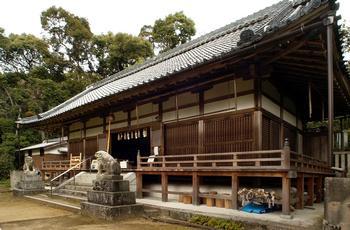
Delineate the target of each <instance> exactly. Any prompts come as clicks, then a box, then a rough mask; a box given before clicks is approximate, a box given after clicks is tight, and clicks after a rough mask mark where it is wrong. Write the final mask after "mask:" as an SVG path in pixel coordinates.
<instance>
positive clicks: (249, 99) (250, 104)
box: [233, 94, 254, 110]
mask: <svg viewBox="0 0 350 230" xmlns="http://www.w3.org/2000/svg"><path fill="white" fill-rule="evenodd" d="M233 101H234V99H233ZM250 108H254V94H249V95H244V96H240V97H237V110H242V109H250Z"/></svg>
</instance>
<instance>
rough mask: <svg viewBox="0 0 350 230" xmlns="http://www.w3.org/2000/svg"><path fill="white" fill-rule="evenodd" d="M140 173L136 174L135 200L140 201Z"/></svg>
mask: <svg viewBox="0 0 350 230" xmlns="http://www.w3.org/2000/svg"><path fill="white" fill-rule="evenodd" d="M142 182H143V181H142V173H139V172H137V173H136V198H138V199H141V198H142V197H143V196H142Z"/></svg>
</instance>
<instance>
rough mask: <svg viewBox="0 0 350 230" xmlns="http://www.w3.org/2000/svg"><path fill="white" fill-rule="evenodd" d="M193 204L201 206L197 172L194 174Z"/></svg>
mask: <svg viewBox="0 0 350 230" xmlns="http://www.w3.org/2000/svg"><path fill="white" fill-rule="evenodd" d="M192 189H193V190H192V204H193V205H199V179H198V175H197V172H193V174H192Z"/></svg>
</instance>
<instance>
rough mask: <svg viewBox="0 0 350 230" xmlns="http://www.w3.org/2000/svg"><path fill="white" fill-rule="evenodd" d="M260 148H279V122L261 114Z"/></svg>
mask: <svg viewBox="0 0 350 230" xmlns="http://www.w3.org/2000/svg"><path fill="white" fill-rule="evenodd" d="M262 131H263V134H262V149H263V150H271V149H281V146H280V140H281V139H280V138H281V137H280V135H281V134H280V124H279V122H277V121H275V120H273V119H271V118H269V117H266V116H263V120H262Z"/></svg>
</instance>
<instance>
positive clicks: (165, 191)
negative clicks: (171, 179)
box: [161, 172, 168, 202]
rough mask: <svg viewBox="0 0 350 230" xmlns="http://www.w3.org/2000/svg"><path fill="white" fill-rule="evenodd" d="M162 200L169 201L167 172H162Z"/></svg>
mask: <svg viewBox="0 0 350 230" xmlns="http://www.w3.org/2000/svg"><path fill="white" fill-rule="evenodd" d="M161 177H162V178H161V180H162V201H163V202H168V175H167V174H166V173H165V172H162V175H161Z"/></svg>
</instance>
